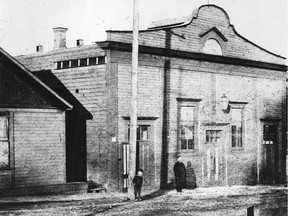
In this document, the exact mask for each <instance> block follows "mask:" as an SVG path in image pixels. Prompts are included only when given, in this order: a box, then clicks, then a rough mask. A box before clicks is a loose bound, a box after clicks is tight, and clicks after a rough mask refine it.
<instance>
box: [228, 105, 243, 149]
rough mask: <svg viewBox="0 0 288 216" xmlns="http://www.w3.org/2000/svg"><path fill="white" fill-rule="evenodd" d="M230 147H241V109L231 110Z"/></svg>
mask: <svg viewBox="0 0 288 216" xmlns="http://www.w3.org/2000/svg"><path fill="white" fill-rule="evenodd" d="M231 118H232V122H231V138H232V140H231V141H232V147H242V109H232V110H231Z"/></svg>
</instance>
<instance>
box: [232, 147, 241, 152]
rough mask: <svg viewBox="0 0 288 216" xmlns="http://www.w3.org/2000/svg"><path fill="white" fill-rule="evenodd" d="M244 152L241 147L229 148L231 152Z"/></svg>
mask: <svg viewBox="0 0 288 216" xmlns="http://www.w3.org/2000/svg"><path fill="white" fill-rule="evenodd" d="M238 151H244V148H243V147H231V152H238Z"/></svg>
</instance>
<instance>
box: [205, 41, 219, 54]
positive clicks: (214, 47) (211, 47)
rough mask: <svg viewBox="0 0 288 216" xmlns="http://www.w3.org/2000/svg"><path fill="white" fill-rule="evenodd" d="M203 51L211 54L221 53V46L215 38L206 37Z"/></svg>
mask: <svg viewBox="0 0 288 216" xmlns="http://www.w3.org/2000/svg"><path fill="white" fill-rule="evenodd" d="M203 52H204V53H206V54H212V55H222V48H221V46H220V44H219V43H218V41H217V40H215V39H208V40H207V41H206V43H205V45H204V47H203Z"/></svg>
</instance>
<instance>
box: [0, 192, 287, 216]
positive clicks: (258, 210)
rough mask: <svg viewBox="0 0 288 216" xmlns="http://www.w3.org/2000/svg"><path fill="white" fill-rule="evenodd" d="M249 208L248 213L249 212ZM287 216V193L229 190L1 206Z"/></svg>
mask: <svg viewBox="0 0 288 216" xmlns="http://www.w3.org/2000/svg"><path fill="white" fill-rule="evenodd" d="M248 208H249V210H248ZM251 212H253V214H254V215H261V216H265V215H267V216H268V215H269V216H274V215H275V216H285V215H287V190H286V189H285V190H283V189H269V190H268V189H267V190H266V189H263V188H262V189H261V190H258V189H257V190H254V189H253V190H249V188H248V189H247V188H241V187H240V188H237V189H235V188H232V189H231V190H229V188H228V189H227V188H224V189H221V188H220V189H219V188H218V189H217V188H216V189H211V188H210V189H206V188H199V189H196V190H186V191H185V192H184V193H183V194H182V195H181V196H179V195H177V194H176V192H175V191H156V192H154V193H152V194H151V193H150V194H147V195H145V196H144V197H143V200H142V201H140V202H136V201H127V200H126V198H125V197H124V196H120V197H119V196H115V197H107V198H105V197H102V198H96V197H95V198H91V199H84V200H74V201H73V200H70V201H57V200H55V201H49V202H48V201H43V202H32V203H31V202H20V203H19V202H18V203H17V202H16V203H1V204H0V214H1V215H77V216H78V215H127V216H130V215H147V216H148V215H149V216H150V215H195V216H198V215H204V216H208V215H209V216H211V215H212V216H213V215H225V216H229V215H231V216H232V215H233V216H238V215H243V216H244V215H249V214H248V213H250V215H252V214H251Z"/></svg>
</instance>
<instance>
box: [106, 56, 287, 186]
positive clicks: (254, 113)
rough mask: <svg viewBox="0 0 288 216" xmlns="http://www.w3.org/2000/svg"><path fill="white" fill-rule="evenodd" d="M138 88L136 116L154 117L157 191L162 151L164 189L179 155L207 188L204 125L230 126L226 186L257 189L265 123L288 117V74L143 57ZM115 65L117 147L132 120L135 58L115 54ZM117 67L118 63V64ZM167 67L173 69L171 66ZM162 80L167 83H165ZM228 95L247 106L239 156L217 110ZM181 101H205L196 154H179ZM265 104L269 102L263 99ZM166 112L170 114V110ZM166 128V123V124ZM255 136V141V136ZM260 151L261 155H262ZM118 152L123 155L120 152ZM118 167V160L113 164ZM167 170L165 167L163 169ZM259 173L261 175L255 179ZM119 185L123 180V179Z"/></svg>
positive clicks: (226, 120)
mask: <svg viewBox="0 0 288 216" xmlns="http://www.w3.org/2000/svg"><path fill="white" fill-rule="evenodd" d="M139 60H140V61H139V87H138V94H139V95H138V97H139V99H138V104H139V106H138V112H139V115H138V116H154V117H157V118H158V119H157V120H156V121H155V128H156V129H155V145H154V157H155V164H151V166H154V165H155V166H156V170H155V173H156V184H157V185H159V184H160V182H159V180H160V179H159V178H160V177H161V176H160V171H161V165H162V166H163V161H161V160H162V157H163V147H165V146H166V147H167V157H168V160H167V163H168V164H167V169H168V174H167V176H166V178H167V180H166V183H167V182H168V183H170V182H173V181H174V174H173V165H174V163H175V161H176V154H178V153H179V152H181V154H182V157H183V160H184V163H185V164H186V163H187V162H188V161H191V162H192V164H193V167H194V169H195V172H196V176H197V178H198V184H199V185H203V184H204V182H203V178H204V177H203V173H202V172H203V171H202V170H203V157H204V152H203V151H202V150H201V148H203V146H204V145H205V144H204V143H205V130H206V129H207V127H206V126H205V125H207V124H211V123H213V122H214V123H227V126H225V127H226V133H227V134H226V136H227V140H226V142H227V145H228V146H230V147H228V151H227V157H228V184H231V185H234V184H255V183H256V182H257V181H258V178H259V176H258V175H259V170H258V168H257V166H258V167H259V166H261V163H262V162H261V161H262V155H261V148H262V146H261V145H262V144H261V143H262V130H261V121H260V119H262V118H266V119H267V118H270V119H271V118H273V119H280V118H281V116H283V115H284V113H283V107H284V106H285V104H286V102H285V101H284V100H283V99H284V98H285V82H284V81H285V73H283V72H278V71H271V70H265V69H254V68H248V67H243V66H232V65H224V64H216V63H208V62H198V61H193V60H185V59H176V58H164V57H159V56H152V55H148V54H147V55H144V54H141V55H140V56H139ZM111 61H113V62H115V63H113V64H115V65H117V69H118V70H117V72H118V98H119V100H118V110H119V117H118V118H119V126H118V133H119V135H118V141H119V143H118V145H119V147H118V148H119V149H121V142H125V141H126V142H127V140H125V133H126V131H125V130H124V129H123V128H125V120H123V116H129V110H130V88H131V82H130V79H131V67H130V64H131V56H130V53H126V52H119V51H113V52H112V51H111ZM116 62H117V63H116ZM167 62H169V64H167ZM164 74H165V76H166V79H164V77H163V76H164ZM164 81H165V82H166V85H167V89H166V94H167V95H168V96H166V97H167V101H166V106H164V107H163V103H164V102H163V100H164V95H163V91H164ZM223 94H226V95H227V96H228V98H229V100H230V101H232V102H233V101H235V102H243V103H245V108H244V119H245V120H244V124H245V125H244V128H245V131H244V132H243V133H244V141H243V146H244V148H243V149H241V150H240V151H239V150H238V151H235V150H232V148H231V137H230V131H231V128H230V114H226V113H223V112H222V111H220V110H217V107H216V111H214V110H213V106H214V105H216V106H217V103H218V101H219V99H220V97H221V96H222V95H223ZM177 98H190V99H201V101H200V102H199V113H198V115H199V127H200V130H199V133H198V134H197V135H196V136H198V137H197V138H196V139H197V143H196V145H197V146H198V149H197V151H181V150H179V142H178V102H177V100H176V99H177ZM265 98H266V99H265ZM167 105H168V107H169V110H168V113H166V115H167V117H166V118H167V122H166V124H167V125H166V126H165V127H166V130H167V132H166V134H165V136H167V137H166V140H165V137H163V138H162V136H163V131H162V129H163V126H164V125H162V122H163V111H164V109H163V108H167ZM167 109H168V108H167ZM163 124H164V123H163ZM285 124H286V122H285V119H283V120H281V122H280V130H279V141H280V142H279V146H278V149H277V151H278V154H279V161H278V166H277V170H278V171H277V172H278V174H279V176H283V173H284V171H283V170H281V168H279V167H282V166H283V161H285V154H283V153H282V129H281V128H282V126H283V125H285ZM255 135H256V136H255ZM259 149H260V152H259ZM119 151H120V150H119ZM115 161H116V159H115ZM162 168H163V167H162ZM257 172H258V173H257ZM119 180H121V179H119Z"/></svg>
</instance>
